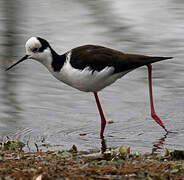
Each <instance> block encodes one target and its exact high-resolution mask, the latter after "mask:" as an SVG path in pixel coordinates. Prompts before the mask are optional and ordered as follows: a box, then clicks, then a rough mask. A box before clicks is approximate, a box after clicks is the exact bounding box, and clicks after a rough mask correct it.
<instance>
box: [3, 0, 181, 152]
mask: <svg viewBox="0 0 184 180" xmlns="http://www.w3.org/2000/svg"><path fill="white" fill-rule="evenodd" d="M183 8H184V2H183V1H181V0H177V1H172V0H164V1H159V0H156V1H154V2H153V1H147V0H142V1H139V2H135V1H133V0H130V1H128V2H127V1H120V0H119V1H112V0H101V1H97V0H94V1H86V0H77V1H74V0H69V1H59V0H53V1H46V0H40V1H36V0H32V1H21V0H15V1H13V2H11V4H10V3H9V1H6V0H4V1H1V2H0V17H1V18H0V54H1V56H0V66H1V67H0V139H1V140H2V139H4V138H5V137H6V136H9V137H12V138H15V137H18V138H19V139H20V140H23V141H24V142H25V143H27V144H28V146H27V147H26V148H27V149H28V150H33V151H34V150H36V148H35V145H34V143H37V144H38V145H42V144H50V145H52V146H53V148H54V149H63V148H64V149H67V148H70V147H71V146H72V145H73V144H75V145H76V146H78V148H79V149H83V150H84V149H85V150H89V149H100V148H101V140H100V138H99V132H100V117H99V114H98V111H97V107H96V104H95V100H94V97H93V94H92V93H83V92H80V91H78V90H75V89H73V88H71V87H69V86H67V85H65V84H63V83H61V82H59V81H57V80H56V79H54V78H53V77H52V76H51V75H50V74H49V73H48V71H47V70H46V69H45V68H44V67H43V66H42V65H41V64H39V63H35V62H34V61H31V60H30V61H27V62H24V63H22V64H20V65H19V66H17V67H15V68H14V69H12V70H11V71H10V72H8V73H7V72H5V71H4V69H5V68H6V67H7V66H9V65H10V64H11V63H12V62H13V61H14V60H18V59H19V58H20V57H22V56H23V55H24V53H25V49H24V44H25V42H26V40H27V39H28V38H29V37H31V36H40V37H43V38H46V39H47V40H48V41H49V42H50V43H51V45H52V46H53V48H54V49H56V51H57V52H59V53H61V54H62V53H64V52H65V51H67V50H69V49H71V48H73V47H76V46H79V45H84V44H99V45H104V46H107V47H111V48H115V49H118V50H121V51H124V52H129V53H140V54H145V55H156V56H173V57H175V58H174V59H173V60H168V61H165V62H160V63H157V64H154V65H153V91H154V99H155V109H156V112H157V113H158V115H159V116H160V118H161V119H162V121H163V122H164V123H165V125H166V127H167V128H168V130H169V131H172V132H175V133H169V134H168V135H165V133H164V131H163V130H162V129H161V128H160V127H159V126H158V125H157V124H156V123H155V122H154V120H153V119H152V118H151V117H150V107H149V97H148V82H147V68H146V67H142V68H139V69H137V70H135V71H133V72H131V73H129V74H127V75H126V76H124V77H123V78H121V79H120V80H118V81H117V82H116V83H114V84H113V85H111V86H109V87H107V88H106V89H104V90H103V91H102V92H100V93H99V98H100V100H101V103H102V106H103V109H104V112H105V115H106V118H107V120H113V121H114V123H113V124H107V127H106V130H105V140H106V144H107V147H118V146H120V145H126V146H131V148H132V149H133V150H139V151H141V152H150V151H151V150H156V151H159V150H160V149H162V148H163V146H166V147H167V148H168V149H171V150H172V149H183V148H184V141H183V138H184V122H183V119H184V111H183V107H184V93H183V92H184V71H183V67H184V62H183V58H184V51H183V47H184V35H183V29H184V23H183V19H184V11H183ZM85 133H86V134H87V135H86V136H80V134H85ZM29 148H30V149H29ZM42 148H43V147H42Z"/></svg>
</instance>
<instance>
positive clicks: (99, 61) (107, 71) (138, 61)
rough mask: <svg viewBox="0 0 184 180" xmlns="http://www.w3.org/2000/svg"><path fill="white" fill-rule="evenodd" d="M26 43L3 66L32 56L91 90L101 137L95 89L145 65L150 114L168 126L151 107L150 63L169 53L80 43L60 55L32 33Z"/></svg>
mask: <svg viewBox="0 0 184 180" xmlns="http://www.w3.org/2000/svg"><path fill="white" fill-rule="evenodd" d="M25 47H26V55H25V56H24V57H23V58H22V59H20V60H19V61H18V62H16V63H15V64H13V65H12V66H10V67H9V68H7V69H6V70H9V69H11V68H12V67H14V66H15V65H16V64H18V63H20V62H22V61H24V60H26V59H34V60H37V61H39V62H41V63H42V64H43V65H45V66H46V67H47V69H48V70H49V71H50V72H51V74H52V75H53V76H54V77H55V78H57V79H58V80H60V81H62V82H64V83H66V84H68V85H70V86H72V87H74V88H77V89H79V90H81V91H85V92H93V93H94V96H95V100H96V104H97V107H98V110H99V113H100V117H101V132H100V135H101V137H103V133H104V129H105V125H106V120H105V116H104V113H103V110H102V107H101V105H100V101H99V98H98V95H97V92H98V91H100V90H101V89H103V88H105V87H106V86H109V85H110V84H112V83H114V82H115V81H116V80H117V79H119V78H121V77H122V76H124V75H125V74H127V73H128V72H130V71H132V70H134V69H136V68H138V67H141V66H144V65H147V67H148V75H149V76H148V79H149V93H150V106H151V116H152V117H153V119H154V120H155V121H156V122H157V123H158V124H159V125H160V126H161V127H162V128H163V129H164V130H165V131H166V132H167V129H166V128H165V126H164V124H163V123H162V121H161V120H160V118H159V117H158V116H157V114H156V113H155V110H154V104H153V96H152V66H151V63H154V62H157V61H162V60H165V59H171V58H172V57H151V56H144V55H138V54H125V53H122V52H120V51H117V50H113V49H110V48H106V47H102V46H96V45H85V46H80V47H77V48H74V49H72V50H70V51H68V52H66V53H65V54H63V55H58V54H57V53H56V52H55V51H54V50H53V49H52V47H51V46H50V44H49V43H48V42H47V41H46V40H45V39H42V38H40V37H31V38H30V39H29V40H28V41H27V42H26V46H25Z"/></svg>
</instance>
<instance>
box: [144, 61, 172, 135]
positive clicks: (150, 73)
mask: <svg viewBox="0 0 184 180" xmlns="http://www.w3.org/2000/svg"><path fill="white" fill-rule="evenodd" d="M147 66H148V79H149V94H150V106H151V116H152V118H153V119H154V120H155V121H156V122H157V123H158V124H159V125H160V126H161V127H162V128H163V129H164V130H165V131H166V132H168V131H167V129H166V128H165V126H164V124H163V122H162V121H161V120H160V118H159V117H158V116H157V114H156V113H155V109H154V104H153V93H152V65H151V64H149V65H147Z"/></svg>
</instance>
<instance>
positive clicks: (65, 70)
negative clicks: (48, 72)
mask: <svg viewBox="0 0 184 180" xmlns="http://www.w3.org/2000/svg"><path fill="white" fill-rule="evenodd" d="M113 72H114V67H106V68H104V69H103V70H101V71H99V72H98V71H92V70H91V69H89V68H88V67H87V68H85V69H84V70H78V69H74V68H73V67H72V66H71V65H70V63H69V61H66V62H65V64H64V65H63V67H62V69H61V71H60V72H52V74H53V75H54V76H55V77H56V78H57V79H58V80H60V81H62V82H64V83H66V84H68V85H70V86H72V87H74V88H76V89H79V90H81V91H85V92H98V91H100V90H101V89H103V88H105V87H106V86H108V85H110V84H112V83H113V82H115V81H116V80H117V79H118V78H120V77H122V76H123V75H125V74H126V73H127V72H121V73H116V74H113Z"/></svg>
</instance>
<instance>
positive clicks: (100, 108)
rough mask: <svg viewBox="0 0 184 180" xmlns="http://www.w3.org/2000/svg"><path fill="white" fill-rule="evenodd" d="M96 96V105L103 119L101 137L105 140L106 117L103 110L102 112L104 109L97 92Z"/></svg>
mask: <svg viewBox="0 0 184 180" xmlns="http://www.w3.org/2000/svg"><path fill="white" fill-rule="evenodd" d="M94 96H95V100H96V104H97V107H98V111H99V113H100V117H101V131H100V137H101V138H103V137H104V136H103V133H104V129H105V125H106V120H105V116H104V113H103V110H102V107H101V104H100V101H99V99H98V95H97V93H96V92H94Z"/></svg>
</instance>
